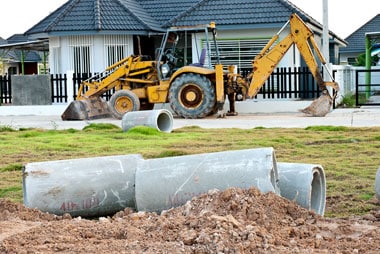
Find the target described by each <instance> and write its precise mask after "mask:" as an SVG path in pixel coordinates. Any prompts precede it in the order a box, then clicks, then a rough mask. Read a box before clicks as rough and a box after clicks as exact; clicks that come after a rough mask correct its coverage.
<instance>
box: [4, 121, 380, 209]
mask: <svg viewBox="0 0 380 254" xmlns="http://www.w3.org/2000/svg"><path fill="white" fill-rule="evenodd" d="M258 147H273V148H274V149H275V153H276V157H277V161H279V162H294V163H315V164H321V165H322V166H323V167H324V169H325V173H326V180H327V204H326V213H325V216H327V217H344V216H349V215H358V214H363V213H367V212H369V211H370V210H372V209H378V208H379V205H378V204H377V203H376V202H375V199H374V181H375V175H376V171H377V168H378V167H379V165H380V154H379V151H380V149H379V148H380V128H348V127H332V126H323V127H322V126H315V127H308V128H304V129H299V128H286V129H284V128H254V129H249V130H242V129H234V128H230V129H202V128H199V127H195V126H194V127H185V128H181V129H175V130H174V131H173V132H172V133H162V132H158V131H156V130H154V129H151V128H147V127H135V128H133V129H131V130H130V131H129V132H122V130H121V129H120V128H119V127H117V126H114V125H110V124H91V125H89V126H87V127H86V128H84V129H83V130H74V129H68V130H63V131H58V130H39V129H21V130H17V131H15V130H12V128H10V127H6V126H0V151H1V160H0V198H7V199H10V200H13V201H15V202H22V176H21V174H22V168H23V165H25V164H26V163H29V162H36V161H49V160H60V159H73V158H84V157H95V156H107V155H120V154H131V153H139V154H141V155H142V156H143V157H144V158H158V157H168V156H181V155H187V154H197V153H209V152H217V151H225V150H239V149H248V148H258Z"/></svg>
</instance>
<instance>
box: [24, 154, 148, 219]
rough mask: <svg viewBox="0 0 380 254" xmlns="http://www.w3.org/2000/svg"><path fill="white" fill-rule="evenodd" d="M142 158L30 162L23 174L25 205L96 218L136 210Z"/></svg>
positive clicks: (96, 158) (45, 210)
mask: <svg viewBox="0 0 380 254" xmlns="http://www.w3.org/2000/svg"><path fill="white" fill-rule="evenodd" d="M142 161H143V159H142V157H141V156H140V155H135V154H132V155H122V156H107V157H95V158H84V159H73V160H60V161H47V162H35V163H29V164H27V165H26V166H25V168H24V172H23V193H24V204H25V206H27V207H32V208H38V209H39V210H41V211H44V212H49V213H53V214H57V215H62V214H64V213H69V214H71V215H72V216H85V217H96V216H102V215H109V214H113V213H116V212H118V211H120V210H123V209H124V208H125V207H135V173H136V168H137V166H138V163H140V162H142Z"/></svg>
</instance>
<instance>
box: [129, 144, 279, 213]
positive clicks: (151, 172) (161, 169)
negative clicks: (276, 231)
mask: <svg viewBox="0 0 380 254" xmlns="http://www.w3.org/2000/svg"><path fill="white" fill-rule="evenodd" d="M277 181H278V175H277V168H276V158H275V154H274V150H273V148H259V149H248V150H239V151H226V152H217V153H207V154H197V155H187V156H177V157H168V158H160V159H150V160H146V161H145V162H144V163H143V164H142V166H141V168H139V169H138V170H137V171H136V206H137V210H138V211H155V212H160V211H162V210H166V209H169V208H172V207H176V206H180V205H182V204H184V203H186V201H188V200H190V199H191V198H192V197H194V196H197V195H199V194H202V193H206V192H207V191H208V190H211V189H219V190H224V189H227V188H228V187H239V188H250V187H257V188H258V189H260V190H261V191H262V192H270V191H272V192H276V193H278V192H279V189H278V186H277Z"/></svg>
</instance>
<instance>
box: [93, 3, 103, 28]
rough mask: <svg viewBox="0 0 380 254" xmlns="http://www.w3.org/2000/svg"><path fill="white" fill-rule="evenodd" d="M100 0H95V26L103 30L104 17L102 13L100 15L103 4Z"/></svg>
mask: <svg viewBox="0 0 380 254" xmlns="http://www.w3.org/2000/svg"><path fill="white" fill-rule="evenodd" d="M100 5H101V4H100V0H96V1H94V11H95V22H94V23H95V27H96V29H98V30H101V29H102V19H101V15H100V10H101V6H100Z"/></svg>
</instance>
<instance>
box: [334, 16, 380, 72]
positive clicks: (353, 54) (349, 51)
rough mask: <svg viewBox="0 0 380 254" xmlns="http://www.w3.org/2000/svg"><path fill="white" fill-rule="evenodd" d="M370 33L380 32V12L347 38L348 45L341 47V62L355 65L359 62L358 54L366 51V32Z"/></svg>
mask: <svg viewBox="0 0 380 254" xmlns="http://www.w3.org/2000/svg"><path fill="white" fill-rule="evenodd" d="M368 33H380V14H378V15H376V16H375V17H373V18H372V19H371V20H369V21H368V22H367V23H365V24H364V25H363V26H361V27H360V28H358V29H357V30H356V31H355V32H353V33H352V34H351V35H349V36H348V37H347V38H346V39H345V40H346V41H347V42H348V46H347V47H345V48H340V49H339V53H340V61H341V64H350V65H355V64H356V63H357V58H358V56H359V55H361V54H364V53H365V51H366V34H368ZM379 40H380V38H379V37H378V39H377V41H379Z"/></svg>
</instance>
